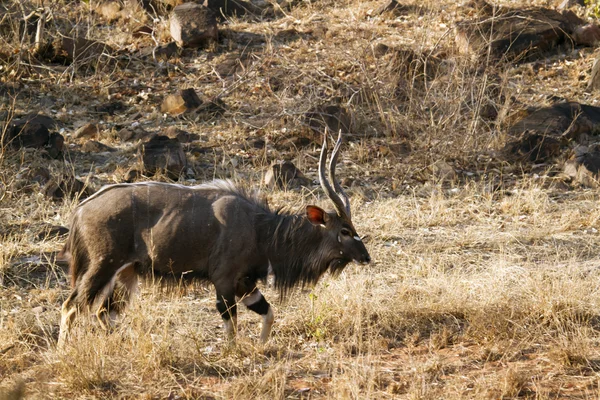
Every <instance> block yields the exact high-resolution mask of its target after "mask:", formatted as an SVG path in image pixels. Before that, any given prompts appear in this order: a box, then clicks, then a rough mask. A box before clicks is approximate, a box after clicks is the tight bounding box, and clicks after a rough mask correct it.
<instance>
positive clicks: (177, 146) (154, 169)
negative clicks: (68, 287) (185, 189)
mask: <svg viewBox="0 0 600 400" xmlns="http://www.w3.org/2000/svg"><path fill="white" fill-rule="evenodd" d="M141 158H142V164H143V171H144V174H145V175H154V174H156V173H166V174H167V175H168V176H169V177H171V178H172V179H178V178H179V176H180V175H181V174H182V173H183V172H184V171H185V169H186V167H187V159H186V157H185V153H184V152H183V147H182V146H181V143H179V141H178V140H177V139H171V138H168V137H166V136H161V135H157V136H154V137H153V138H152V139H150V140H149V141H148V142H146V143H144V144H143V145H142V147H141Z"/></svg>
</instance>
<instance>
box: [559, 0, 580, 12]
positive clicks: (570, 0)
mask: <svg viewBox="0 0 600 400" xmlns="http://www.w3.org/2000/svg"><path fill="white" fill-rule="evenodd" d="M576 6H580V7H585V0H563V2H562V3H560V5H559V6H558V9H559V10H561V11H562V10H566V9H568V8H571V7H576Z"/></svg>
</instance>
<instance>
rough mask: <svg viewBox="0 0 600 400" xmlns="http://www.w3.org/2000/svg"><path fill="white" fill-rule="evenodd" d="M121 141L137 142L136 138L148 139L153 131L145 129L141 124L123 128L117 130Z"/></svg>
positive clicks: (152, 134)
mask: <svg viewBox="0 0 600 400" xmlns="http://www.w3.org/2000/svg"><path fill="white" fill-rule="evenodd" d="M117 136H118V137H119V140H120V141H121V142H137V141H138V140H148V139H149V138H151V137H152V136H154V133H150V132H148V131H146V130H145V129H144V128H142V127H141V126H136V127H129V128H123V129H121V130H120V131H119V132H117Z"/></svg>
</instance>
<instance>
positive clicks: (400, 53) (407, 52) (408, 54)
mask: <svg viewBox="0 0 600 400" xmlns="http://www.w3.org/2000/svg"><path fill="white" fill-rule="evenodd" d="M373 54H374V55H375V56H376V57H383V56H385V55H388V54H389V55H391V56H390V58H391V59H390V60H389V61H388V65H389V68H391V71H392V73H393V74H394V75H395V76H400V77H402V78H404V79H406V80H408V81H410V82H411V83H414V82H415V81H419V82H422V81H423V80H424V79H425V78H427V79H428V80H433V79H435V77H436V76H437V75H438V72H439V69H440V66H441V63H442V60H440V59H439V58H438V57H436V56H435V55H433V54H432V52H430V51H429V52H428V51H424V52H416V51H414V50H413V49H411V48H408V47H405V48H395V47H390V46H388V45H386V44H383V43H378V44H377V45H376V46H374V48H373Z"/></svg>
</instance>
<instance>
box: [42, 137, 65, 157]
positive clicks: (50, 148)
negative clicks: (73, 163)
mask: <svg viewBox="0 0 600 400" xmlns="http://www.w3.org/2000/svg"><path fill="white" fill-rule="evenodd" d="M45 148H46V151H47V152H48V155H49V156H50V158H58V157H59V156H60V155H62V152H63V150H64V148H65V138H64V137H63V136H62V135H61V134H59V133H52V134H50V138H49V139H48V144H47V145H46V146H45Z"/></svg>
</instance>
